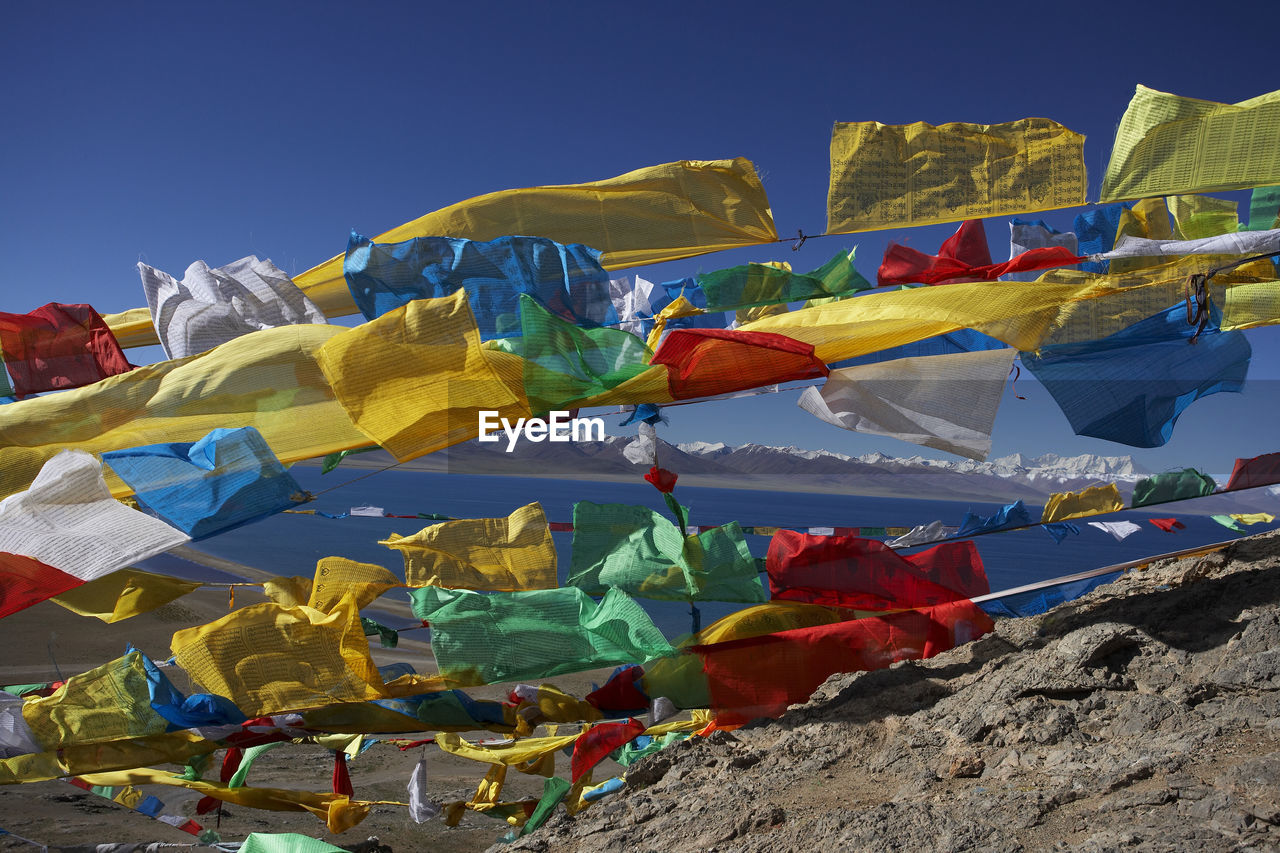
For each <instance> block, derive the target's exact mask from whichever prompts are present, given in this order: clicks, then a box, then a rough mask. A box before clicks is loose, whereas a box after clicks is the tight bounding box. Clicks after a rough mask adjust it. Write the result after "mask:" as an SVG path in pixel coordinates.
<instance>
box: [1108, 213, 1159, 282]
mask: <svg viewBox="0 0 1280 853" xmlns="http://www.w3.org/2000/svg"><path fill="white" fill-rule="evenodd" d="M1123 237H1142V238H1145V239H1148V240H1172V239H1173V228H1172V227H1171V226H1170V224H1169V210H1168V208H1167V207H1166V205H1165V200H1164V199H1162V198H1144V199H1142V200H1141V201H1139V202H1137V203H1136V204H1134V205H1133V207H1132V208H1130V209H1128V210H1122V211H1120V225H1119V227H1117V228H1116V242H1117V243H1119V242H1120V240H1121V238H1123ZM1161 260H1163V259H1162V258H1161V257H1160V256H1159V255H1152V256H1146V257H1144V256H1142V255H1138V256H1135V257H1131V258H1112V259H1111V263H1110V265H1109V266H1108V271H1109V272H1110V273H1111V274H1113V275H1118V274H1120V273H1126V272H1133V271H1134V270H1140V269H1144V268H1147V267H1152V266H1155V265H1157V264H1159V263H1160V262H1161Z"/></svg>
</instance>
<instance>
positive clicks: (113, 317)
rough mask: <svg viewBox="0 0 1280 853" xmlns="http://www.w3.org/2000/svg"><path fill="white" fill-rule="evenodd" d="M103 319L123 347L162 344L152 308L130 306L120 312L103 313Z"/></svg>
mask: <svg viewBox="0 0 1280 853" xmlns="http://www.w3.org/2000/svg"><path fill="white" fill-rule="evenodd" d="M102 321H103V322H104V323H106V324H107V328H109V329H111V334H113V335H115V338H116V343H118V344H120V347H121V348H122V349H129V348H130V347H150V346H160V338H158V337H156V327H155V323H154V322H152V319H151V309H150V308H130V309H129V310H128V311H121V312H120V313H119V314H103V315H102Z"/></svg>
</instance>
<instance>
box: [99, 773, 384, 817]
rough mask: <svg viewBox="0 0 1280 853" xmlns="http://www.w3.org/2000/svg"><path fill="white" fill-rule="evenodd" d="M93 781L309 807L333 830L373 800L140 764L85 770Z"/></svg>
mask: <svg viewBox="0 0 1280 853" xmlns="http://www.w3.org/2000/svg"><path fill="white" fill-rule="evenodd" d="M80 778H82V779H83V780H84V781H85V782H88V783H89V784H90V785H95V786H97V785H103V786H111V787H115V786H119V785H169V786H172V787H175V788H186V789H187V790H190V791H196V792H197V793H200V794H203V795H204V796H206V797H214V798H215V799H219V800H222V801H223V802H227V803H233V804H235V805H239V806H247V807H248V808H251V809H265V810H267V811H276V812H300V811H309V812H311V813H312V814H314V815H315V816H316V817H318V818H320V819H321V820H323V821H325V823H326V825H327V826H328V828H329V831H330V832H333V833H339V832H345V831H346V830H348V829H350V828H351V827H353V826H355V825H356V824H358V823H359V822H360V821H362V820H364V819H365V817H366V816H368V814H369V808H370V806H372V805H373V804H372V803H366V802H361V801H359V800H352V799H350V798H349V797H347V796H345V795H342V794H329V793H323V794H322V793H318V792H315V791H294V790H289V789H287V788H251V787H248V786H244V787H240V788H229V787H227V786H226V785H222V784H219V783H217V782H206V781H205V780H203V779H186V778H183V777H182V776H177V775H175V774H173V773H167V772H165V771H163V770H155V769H152V768H150V767H139V768H137V769H136V770H126V771H123V772H114V773H85V774H82V775H81V777H80Z"/></svg>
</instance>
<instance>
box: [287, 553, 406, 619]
mask: <svg viewBox="0 0 1280 853" xmlns="http://www.w3.org/2000/svg"><path fill="white" fill-rule="evenodd" d="M402 586H404V584H403V583H401V582H400V579H399V578H397V577H396V576H395V575H393V574H392V573H391V572H390V571H389V570H388V569H386V568H385V567H383V566H379V565H376V564H374V563H358V562H356V561H355V560H348V559H347V558H346V557H322V558H320V559H319V560H317V561H316V573H315V577H314V578H313V579H312V581H311V589H310V591H309V592H308V593H307V596H306V600H305V603H306V605H307V607H310V608H312V609H313V610H318V611H320V612H321V613H332V612H333V611H334V609H335V608H337V607H338V606H339V605H341V604H342V602H343V599H345V598H347V597H348V596H350V597H351V599H352V602H353V605H354V607H355V609H356V610H363V609H364V608H366V607H368V606H369V605H370V604H372V603H373V602H374V600H375V599H377V598H378V597H379V596H381V595H382V594H383V593H385V592H386V591H387V590H390V589H397V588H399V587H402ZM277 603H280V604H284V602H283V601H279V602H277ZM286 606H290V605H286Z"/></svg>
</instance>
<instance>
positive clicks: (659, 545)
mask: <svg viewBox="0 0 1280 853" xmlns="http://www.w3.org/2000/svg"><path fill="white" fill-rule="evenodd" d="M1278 459H1280V454H1274V453H1273V454H1266V455H1263V456H1259V457H1255V458H1253V459H1247V460H1243V459H1242V460H1238V462H1237V465H1236V468H1235V470H1234V471H1233V472H1232V476H1231V478H1230V480H1229V482H1228V483H1227V485H1226V487H1225V489H1224V491H1234V490H1236V489H1240V488H1252V487H1255V486H1258V485H1267V484H1274V483H1277V482H1280V462H1277V460H1278ZM103 462H104V463H105V464H106V465H107V466H109V467H110V468H112V469H114V470H115V472H116V473H117V474H118V475H119V476H120V477H121V478H122V479H123V480H124V481H125V483H126V484H127V485H128V486H129V488H130V489H131V490H132V491H133V493H134V498H133V502H134V504H135V505H136V506H137V507H138V508H139V509H141V510H143V512H137V511H135V510H132V509H130V508H129V507H127V506H126V505H124V504H122V503H120V502H118V501H116V500H115V499H113V498H112V497H111V495H110V492H109V491H108V489H107V486H106V483H105V480H104V478H103V472H102V467H101V464H100V463H98V462H97V460H95V459H94V458H93V457H92V456H90V455H88V454H86V453H83V452H80V451H71V452H65V453H63V454H60V455H59V456H56V457H54V458H53V459H52V460H51V461H50V462H49V463H48V464H46V465H45V466H44V468H43V469H42V470H41V473H40V475H39V476H38V477H37V478H36V481H35V482H34V483H33V484H32V486H31V487H30V488H29V489H28V490H26V491H24V492H21V493H18V494H16V495H12V496H10V497H9V498H7V499H5V500H4V501H3V502H0V550H3V551H4V552H7V555H6V557H5V565H6V571H5V576H6V578H7V579H8V583H7V584H6V588H5V590H4V592H3V593H0V595H2V596H3V607H2V608H0V610H2V611H3V612H13V611H14V610H17V609H21V607H23V606H26V604H29V603H34V602H36V601H41V600H44V599H45V598H48V597H51V596H55V595H59V594H61V593H65V592H68V591H69V590H72V589H73V588H75V587H77V586H80V585H81V584H84V583H86V582H89V581H94V580H97V579H99V578H103V577H105V576H107V575H110V574H112V573H114V572H116V571H118V570H121V569H125V568H127V567H129V565H130V564H131V563H133V562H136V561H137V560H140V559H144V558H145V557H147V556H150V555H152V554H155V553H159V552H161V551H165V550H168V549H170V548H172V547H174V546H175V545H178V544H181V543H183V542H186V541H188V540H189V539H191V538H197V539H199V538H203V537H206V536H210V535H214V534H217V533H222V532H225V531H227V530H231V529H234V528H235V527H237V526H239V525H242V524H245V523H249V522H251V521H254V520H256V519H259V518H263V517H265V516H267V515H271V514H274V513H276V512H280V511H283V510H289V509H290V508H293V507H296V506H298V505H299V504H301V503H304V502H306V501H308V500H310V499H311V496H310V495H309V494H307V493H306V492H304V491H303V490H302V489H301V487H300V486H299V485H298V484H297V482H296V481H295V480H294V479H293V478H292V477H291V476H290V475H289V474H288V472H287V471H286V470H285V469H284V466H283V465H282V464H281V463H280V461H279V460H278V459H277V458H276V457H275V456H274V454H272V452H271V449H270V447H269V446H268V445H267V444H266V442H265V441H263V439H262V437H261V435H259V434H258V433H257V432H256V431H255V430H253V429H252V428H243V429H239V430H215V431H214V432H211V433H210V434H209V435H207V436H205V437H204V438H202V439H201V440H200V441H198V442H194V443H191V444H181V443H170V444H165V445H153V446H145V447H139V448H132V449H129V450H125V451H115V452H110V453H106V454H104V455H103ZM663 473H665V472H663V471H662V470H661V469H657V468H655V469H654V470H653V471H652V472H651V473H650V477H651V478H655V479H654V482H655V485H657V486H658V487H659V489H660V490H661V491H663V492H664V493H668V498H669V499H670V495H669V492H670V491H671V488H672V487H673V486H674V483H675V480H674V477H671V478H670V482H664V481H662V480H661V475H662V474H663ZM1216 490H1217V485H1216V483H1215V482H1214V481H1213V479H1212V478H1211V477H1208V476H1207V475H1204V474H1201V473H1200V472H1198V471H1196V470H1194V469H1191V468H1187V469H1182V470H1180V471H1170V472H1166V473H1163V474H1158V475H1155V476H1152V477H1148V478H1144V479H1143V480H1141V481H1139V482H1138V483H1137V484H1135V486H1134V490H1133V496H1132V500H1131V502H1130V507H1131V508H1140V507H1146V506H1152V505H1156V504H1162V503H1168V502H1171V501H1178V500H1184V499H1190V498H1196V497H1201V496H1205V495H1209V494H1213V493H1214V492H1215V491H1216ZM670 503H671V506H672V509H673V511H674V512H675V514H676V522H675V523H674V524H673V523H672V522H671V521H669V520H667V519H666V518H664V517H662V516H661V515H660V514H658V513H656V512H654V511H652V510H648V509H644V508H641V507H627V506H623V505H617V504H603V505H598V504H593V503H590V502H580V503H578V504H577V505H576V506H575V508H574V517H573V520H572V522H555V523H550V522H548V521H547V519H546V518H545V516H544V515H543V513H542V510H541V508H540V507H539V506H537V505H536V504H533V505H530V506H528V507H525V508H523V509H521V510H517V511H516V512H515V513H513V514H512V515H511V516H510V517H509V518H506V519H470V520H447V521H445V522H444V523H442V524H436V525H432V526H429V527H427V528H425V529H423V530H422V531H420V532H418V533H416V534H413V535H411V536H400V535H393V536H392V537H391V538H390V539H388V540H385V541H384V542H383V544H385V545H387V546H388V547H391V548H394V549H396V550H399V551H401V552H402V553H403V554H404V555H405V569H406V579H407V581H408V583H409V584H410V585H418V586H428V585H443V586H455V587H456V586H468V585H472V586H475V585H476V584H478V583H480V582H481V579H482V575H483V573H478V572H477V570H476V569H475V568H474V567H475V566H477V565H481V566H489V567H492V566H501V567H502V568H501V572H500V576H498V577H484V578H483V581H484V585H481V586H475V588H481V589H490V590H504V589H505V590H518V589H530V588H547V587H553V586H555V583H556V574H555V550H554V547H553V545H552V542H551V533H552V531H553V530H562V531H564V530H572V531H573V532H574V534H575V542H574V544H575V547H574V552H573V553H574V565H573V567H572V568H571V571H570V575H571V578H573V579H575V580H576V581H579V582H578V583H575V584H574V585H578V586H581V587H582V588H583V589H585V590H586V591H587V592H589V593H590V594H593V595H600V594H603V591H604V590H605V589H607V588H608V587H610V586H613V585H619V584H618V581H617V577H618V575H617V573H618V572H622V573H623V574H624V575H625V574H632V573H634V572H635V571H636V570H637V567H641V568H643V569H644V570H643V571H641V573H640V576H641V577H644V578H645V580H644V581H643V583H638V584H637V585H636V586H634V587H633V588H629V589H628V591H630V592H632V593H633V594H637V593H639V594H644V595H646V597H651V598H661V597H667V598H675V599H677V600H686V599H687V600H694V599H698V598H707V599H712V600H717V599H718V600H726V601H741V602H750V601H756V600H760V598H759V593H758V590H757V589H756V588H753V587H750V584H749V583H748V586H747V587H744V588H736V587H735V586H734V582H732V581H728V583H729V586H726V587H724V588H720V587H719V586H718V584H719V583H720V582H721V580H725V579H729V578H732V577H739V578H740V579H741V580H742V581H743V582H748V581H750V580H752V579H754V575H755V567H754V562H753V558H752V557H751V555H750V553H749V552H748V550H747V546H746V541H745V538H744V536H745V535H747V534H748V533H749V534H752V535H777V534H778V533H779V528H777V527H761V526H749V527H746V528H744V527H742V526H741V525H739V524H738V523H737V522H733V523H731V524H729V525H721V526H712V527H709V526H699V525H691V524H689V522H688V512H687V510H686V509H684V508H683V507H680V506H679V504H678V503H675V502H674V499H670ZM1124 508H1125V503H1124V500H1123V498H1122V496H1121V495H1120V492H1119V489H1118V488H1117V486H1116V485H1115V484H1114V483H1113V484H1108V485H1105V486H1097V487H1092V488H1089V489H1086V490H1084V491H1081V492H1068V493H1060V494H1055V495H1052V496H1051V497H1050V499H1049V501H1048V502H1047V503H1046V506H1045V507H1044V510H1043V512H1042V514H1041V517H1040V519H1039V523H1041V524H1044V525H1046V528H1047V529H1048V530H1049V532H1050V533H1051V534H1053V535H1054V538H1055V539H1060V538H1061V535H1065V533H1066V532H1071V531H1072V530H1074V529H1075V528H1072V527H1065V528H1064V527H1061V526H1057V527H1055V526H1054V525H1061V523H1063V522H1067V521H1069V520H1071V519H1075V518H1080V517H1085V516H1090V515H1097V514H1101V513H1108V512H1115V511H1118V510H1121V509H1124ZM293 511H297V510H293ZM350 514H352V515H355V516H370V517H381V516H384V515H385V511H384V510H382V509H381V508H379V507H352V508H351V513H350ZM407 517H411V518H416V517H418V515H417V514H414V515H412V516H407ZM1219 520H1220V521H1222V523H1224V524H1225V525H1226V526H1228V527H1230V528H1231V529H1236V530H1238V529H1239V525H1240V524H1241V523H1248V522H1243V521H1242V519H1241V518H1231V517H1224V519H1219ZM1033 523H1035V522H1034V521H1033V519H1032V518H1031V517H1030V514H1029V513H1028V511H1027V510H1026V508H1025V507H1024V506H1023V505H1022V502H1021V501H1019V502H1016V503H1014V504H1010V505H1008V506H1006V507H1004V508H1002V509H1001V510H1000V511H999V512H997V513H996V514H995V515H994V516H992V517H990V518H981V517H978V516H976V515H973V514H972V513H970V514H969V515H967V516H966V517H965V518H964V519H963V520H962V521H961V523H960V525H959V526H958V529H957V528H946V527H944V526H943V525H942V523H941V522H940V521H939V522H933V523H931V524H929V525H920V526H917V527H915V528H894V529H892V530H890V529H888V528H870V529H865V530H864V529H863V528H858V532H859V533H860V534H862V535H864V536H865V535H877V536H886V537H890V536H891V537H894V539H893V541H892V542H890V547H896V548H902V547H909V546H913V545H919V544H926V543H928V542H930V541H935V540H940V539H944V538H949V537H950V536H951V535H952V534H953V533H954V535H957V536H960V537H965V536H971V535H975V534H981V533H985V532H993V531H997V530H1002V529H1010V528H1017V527H1026V526H1029V525H1031V524H1033ZM108 529H111V530H117V531H119V530H125V531H128V532H129V536H128V542H129V546H130V547H128V548H125V549H120V548H117V547H116V546H115V544H114V542H113V541H111V540H109V539H107V538H106V537H104V536H103V535H102V534H103V531H105V530H108ZM819 531H821V532H822V533H825V534H828V535H841V534H846V533H849V532H852V528H843V527H842V528H840V529H839V530H837V529H836V528H835V527H832V528H813V529H811V530H810V531H809V532H810V533H817V532H819ZM1109 532H1114V531H1109ZM691 537H692V538H691ZM629 540H635V541H643V542H645V543H646V548H647V551H646V553H645V555H643V556H642V555H640V554H638V553H637V552H631V551H628V550H626V549H621V550H620V543H621V542H625V541H629ZM622 553H626V554H627V556H626V557H625V558H623V557H620V556H619V554H622ZM677 568H678V569H679V570H678V571H677V570H676V569H677ZM716 577H719V578H720V579H719V580H717V579H715V578H716ZM697 578H700V579H698V580H695V579H697ZM708 583H709V584H710V588H708ZM623 586H624V587H625V586H626V585H625V584H624V585H623ZM641 590H643V592H640V591H641Z"/></svg>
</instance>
